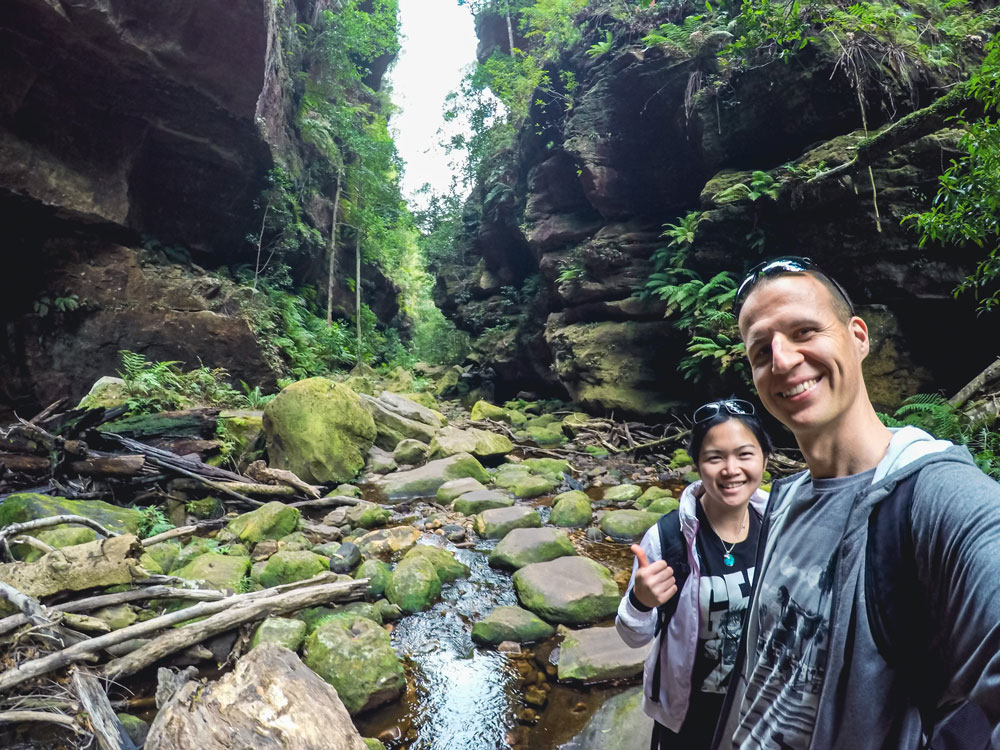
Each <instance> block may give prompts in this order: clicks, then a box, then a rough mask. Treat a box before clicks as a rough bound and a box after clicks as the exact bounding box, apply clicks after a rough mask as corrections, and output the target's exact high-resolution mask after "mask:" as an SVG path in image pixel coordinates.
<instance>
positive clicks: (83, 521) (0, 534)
mask: <svg viewBox="0 0 1000 750" xmlns="http://www.w3.org/2000/svg"><path fill="white" fill-rule="evenodd" d="M64 523H75V524H78V525H80V526H88V527H90V528H92V529H93V530H94V531H96V532H97V533H98V534H100V535H101V536H103V537H112V536H118V533H117V532H115V531H110V530H108V529H106V528H104V527H103V526H101V524H99V523H98V522H97V521H94V520H93V519H91V518H87V517H86V516H73V515H61V516H49V517H48V518H36V519H35V520H33V521H24V522H22V523H12V524H8V525H7V526H4V527H3V528H2V529H0V541H2V540H5V539H7V538H8V537H12V536H14V535H16V534H21V533H23V532H25V531H34V530H35V529H47V528H49V527H51V526H60V525H62V524H64Z"/></svg>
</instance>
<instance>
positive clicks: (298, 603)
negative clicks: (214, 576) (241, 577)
mask: <svg viewBox="0 0 1000 750" xmlns="http://www.w3.org/2000/svg"><path fill="white" fill-rule="evenodd" d="M362 581H363V582H364V583H363V584H362V585H358V584H361V582H362ZM367 589H368V579H367V578H364V579H358V581H355V582H352V583H346V582H345V583H329V584H322V585H320V586H310V587H309V588H306V589H299V590H297V591H289V592H288V593H285V594H279V595H277V596H272V597H268V598H266V599H261V600H257V601H247V602H239V603H236V604H235V605H234V606H232V607H231V608H230V609H228V610H227V611H225V612H220V613H218V614H216V615H212V616H211V617H208V618H206V619H204V620H200V621H198V622H195V623H191V624H189V625H185V626H184V627H182V628H179V629H177V630H171V631H169V632H168V633H164V634H163V635H161V636H159V637H158V638H154V639H153V640H152V641H150V642H149V643H147V644H146V645H145V646H142V647H141V648H138V649H136V650H135V651H133V652H132V653H130V654H128V655H127V656H123V657H121V658H118V659H114V660H113V661H110V662H108V664H106V665H105V666H104V668H103V670H102V674H104V676H105V677H107V678H109V679H112V680H116V679H119V678H121V677H126V676H127V675H130V674H135V673H136V672H138V671H139V670H140V669H144V668H145V667H148V666H150V665H152V664H155V663H156V662H158V661H160V659H163V658H164V657H167V656H170V655H171V654H173V653H176V652H177V651H180V650H181V649H184V648H187V647H188V646H192V645H194V644H196V643H201V642H202V641H204V640H205V639H206V638H211V637H212V636H215V635H218V634H219V633H224V632H226V631H227V630H232V629H233V628H236V627H239V626H240V625H244V624H246V623H248V622H254V621H256V620H262V619H264V618H265V617H276V616H281V615H285V614H288V613H290V612H297V611H299V610H300V609H305V608H307V607H316V606H319V605H320V604H326V603H328V602H331V601H336V600H343V599H347V598H360V597H363V596H364V594H365V592H366V591H367Z"/></svg>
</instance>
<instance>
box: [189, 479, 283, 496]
mask: <svg viewBox="0 0 1000 750" xmlns="http://www.w3.org/2000/svg"><path fill="white" fill-rule="evenodd" d="M201 486H202V483H201V482H199V481H195V480H194V479H175V480H173V482H171V484H170V487H171V489H178V490H190V489H194V488H198V487H201ZM219 486H220V487H225V488H227V489H230V490H233V491H235V492H239V493H241V494H243V495H265V496H269V497H290V496H293V495H295V494H296V492H295V488H294V487H289V486H288V485H284V484H257V483H255V482H228V481H219Z"/></svg>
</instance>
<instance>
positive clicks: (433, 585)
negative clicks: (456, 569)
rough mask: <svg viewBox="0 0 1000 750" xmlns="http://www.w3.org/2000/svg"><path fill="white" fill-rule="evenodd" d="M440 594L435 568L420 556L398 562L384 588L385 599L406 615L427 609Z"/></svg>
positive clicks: (439, 580)
mask: <svg viewBox="0 0 1000 750" xmlns="http://www.w3.org/2000/svg"><path fill="white" fill-rule="evenodd" d="M440 594H441V578H440V576H439V575H438V572H437V568H435V567H434V563H432V562H431V561H430V560H429V559H427V558H426V557H424V556H422V555H416V556H414V557H410V558H408V559H403V560H400V562H399V565H397V566H396V569H395V570H394V571H393V572H392V578H390V579H389V584H388V585H387V586H386V587H385V597H386V599H388V600H389V601H390V602H392V603H393V604H396V605H398V606H399V608H400V609H401V610H403V611H404V612H406V613H408V614H412V613H414V612H420V611H422V610H425V609H429V608H430V606H431V604H433V603H434V600H435V599H437V598H438V596H440Z"/></svg>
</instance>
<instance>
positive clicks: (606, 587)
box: [514, 556, 621, 625]
mask: <svg viewBox="0 0 1000 750" xmlns="http://www.w3.org/2000/svg"><path fill="white" fill-rule="evenodd" d="M514 588H515V589H516V591H517V597H518V599H519V600H520V601H521V606H523V607H525V608H526V609H530V610H531V611H532V612H534V613H535V614H537V615H539V616H540V617H542V618H543V619H545V620H547V621H549V622H559V623H566V624H568V625H589V624H591V623H595V622H598V621H600V620H602V619H604V618H605V617H610V616H611V615H613V614H614V613H615V612H616V611H617V610H618V602H619V601H621V594H620V593H619V591H618V584H617V583H615V579H614V577H613V576H612V575H611V571H610V570H608V569H607V568H606V567H604V566H603V565H601V564H600V563H599V562H596V561H595V560H591V559H590V558H587V557H582V556H573V557H559V558H556V559H555V560H551V561H550V562H542V563H533V564H532V565H525V566H524V567H523V568H521V569H520V570H518V571H517V572H516V573H514Z"/></svg>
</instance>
